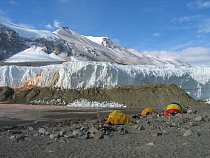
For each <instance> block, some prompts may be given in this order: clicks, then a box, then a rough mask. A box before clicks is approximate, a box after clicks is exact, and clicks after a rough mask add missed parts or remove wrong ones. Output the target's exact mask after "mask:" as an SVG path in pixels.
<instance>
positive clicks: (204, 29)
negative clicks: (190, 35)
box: [198, 19, 210, 33]
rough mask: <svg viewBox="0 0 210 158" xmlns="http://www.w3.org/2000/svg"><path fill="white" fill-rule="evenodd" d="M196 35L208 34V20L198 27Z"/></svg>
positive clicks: (209, 23) (209, 20) (209, 31)
mask: <svg viewBox="0 0 210 158" xmlns="http://www.w3.org/2000/svg"><path fill="white" fill-rule="evenodd" d="M198 33H210V19H205V20H203V22H202V23H201V24H200V25H199V30H198Z"/></svg>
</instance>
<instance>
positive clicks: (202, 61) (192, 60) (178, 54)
mask: <svg viewBox="0 0 210 158" xmlns="http://www.w3.org/2000/svg"><path fill="white" fill-rule="evenodd" d="M143 53H147V54H152V55H156V56H159V57H166V58H168V59H170V58H173V59H178V60H180V61H183V62H186V63H188V64H190V65H193V66H195V65H200V66H201V65H208V66H210V62H209V61H210V48H204V47H189V48H186V49H183V50H180V51H158V50H157V51H156V50H154V51H143Z"/></svg>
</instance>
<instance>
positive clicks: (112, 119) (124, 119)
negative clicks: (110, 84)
mask: <svg viewBox="0 0 210 158" xmlns="http://www.w3.org/2000/svg"><path fill="white" fill-rule="evenodd" d="M106 122H107V123H110V124H114V125H117V124H125V123H130V122H131V118H130V117H129V116H128V115H126V114H124V113H122V111H120V110H115V111H113V112H111V113H110V114H109V116H108V119H107V121H106Z"/></svg>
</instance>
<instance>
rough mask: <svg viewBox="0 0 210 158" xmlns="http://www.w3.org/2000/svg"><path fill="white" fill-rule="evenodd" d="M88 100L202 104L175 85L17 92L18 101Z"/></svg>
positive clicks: (138, 103) (37, 88)
mask: <svg viewBox="0 0 210 158" xmlns="http://www.w3.org/2000/svg"><path fill="white" fill-rule="evenodd" d="M81 98H83V99H87V100H89V101H115V102H118V103H123V104H125V105H127V106H142V107H144V106H154V107H156V106H158V107H160V106H165V105H167V104H168V103H169V102H171V101H179V102H181V103H183V104H184V105H186V106H191V105H198V104H201V103H200V102H198V101H195V100H194V99H193V98H192V97H190V96H189V95H188V94H187V93H186V92H185V91H183V90H182V89H180V88H179V87H177V86H176V85H174V84H168V85H166V84H161V85H154V84H153V85H138V86H136V85H135V86H122V87H114V88H111V89H102V88H91V89H85V90H75V89H74V90H73V89H69V90H61V89H55V88H48V87H45V88H39V87H35V88H31V89H29V90H25V91H23V92H18V94H16V95H15V102H16V103H29V102H30V101H32V100H46V101H49V100H52V99H61V100H63V101H65V102H66V103H71V102H73V101H74V100H77V99H81Z"/></svg>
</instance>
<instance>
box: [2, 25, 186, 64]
mask: <svg viewBox="0 0 210 158" xmlns="http://www.w3.org/2000/svg"><path fill="white" fill-rule="evenodd" d="M0 37H1V38H0V60H6V59H8V58H9V57H11V56H12V55H15V54H17V53H20V52H22V51H25V50H26V49H28V48H31V47H33V46H36V47H41V48H43V49H44V50H46V51H45V52H46V53H47V54H51V53H54V54H56V55H59V56H60V57H62V58H63V59H64V60H66V61H71V60H80V61H105V62H111V63H119V64H134V65H165V64H173V65H187V64H186V63H183V62H181V61H179V60H176V59H173V58H167V59H165V58H161V57H157V56H152V55H146V54H143V53H141V52H139V51H137V50H134V49H126V48H122V47H119V46H117V45H116V44H115V43H114V42H113V41H111V40H110V39H109V38H107V37H93V36H83V35H80V34H79V33H76V32H74V31H72V30H70V29H69V28H67V27H63V28H60V29H58V30H56V31H55V32H49V31H45V30H34V29H28V28H23V27H20V26H18V25H15V24H0ZM30 50H31V51H32V52H33V49H30ZM13 61H14V57H13Z"/></svg>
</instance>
